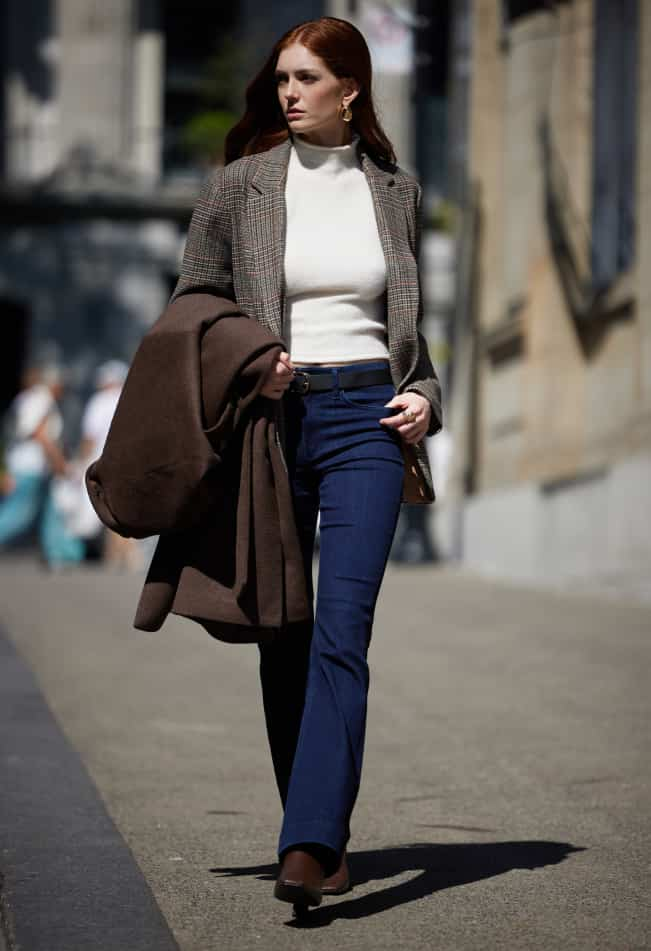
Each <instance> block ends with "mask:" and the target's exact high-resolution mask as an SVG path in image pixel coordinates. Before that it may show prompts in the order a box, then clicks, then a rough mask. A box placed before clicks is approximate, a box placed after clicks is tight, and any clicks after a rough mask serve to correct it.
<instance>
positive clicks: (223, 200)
mask: <svg viewBox="0 0 651 951" xmlns="http://www.w3.org/2000/svg"><path fill="white" fill-rule="evenodd" d="M196 292H201V293H209V294H215V295H217V296H218V297H226V298H227V299H228V300H232V301H235V292H234V289H233V260H232V209H231V202H230V196H229V194H228V189H227V188H226V186H225V181H224V169H223V168H220V169H217V170H216V171H215V172H214V173H213V174H212V175H211V176H210V178H208V179H207V181H206V182H205V183H204V185H203V187H202V189H201V192H200V194H199V198H198V199H197V203H196V205H195V207H194V211H193V213H192V218H191V220H190V228H189V230H188V237H187V241H186V244H185V251H184V254H183V263H182V265H181V274H180V277H179V280H178V282H177V284H176V287H175V288H174V292H173V294H172V297H171V299H170V303H172V302H173V301H175V300H176V299H177V298H178V297H181V295H183V294H188V293H196Z"/></svg>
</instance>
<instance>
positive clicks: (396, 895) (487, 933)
mask: <svg viewBox="0 0 651 951" xmlns="http://www.w3.org/2000/svg"><path fill="white" fill-rule="evenodd" d="M0 572H1V580H0V605H1V607H0V620H1V621H2V623H3V625H4V628H5V635H6V638H5V650H4V654H3V661H2V668H1V669H0V692H1V693H2V694H4V696H5V698H7V697H8V698H9V701H7V700H6V699H5V703H8V704H9V714H5V716H7V715H9V716H10V717H11V719H12V725H11V728H10V729H7V730H5V732H1V731H0V745H1V752H2V760H1V764H0V788H2V789H3V790H10V792H9V795H8V796H6V794H3V798H5V805H4V806H3V807H2V811H1V812H0V848H1V849H2V851H1V852H0V871H2V873H3V879H4V884H3V895H2V897H3V914H4V927H5V929H6V930H9V938H10V940H9V947H10V948H11V946H12V941H16V940H18V939H19V938H20V934H21V929H22V933H23V934H27V933H28V932H30V929H31V932H30V933H31V934H32V936H36V937H33V938H32V939H31V940H33V941H34V942H35V943H34V945H33V946H32V947H29V948H27V947H25V948H24V951H33V949H34V948H37V947H38V948H41V947H42V948H43V949H47V951H96V949H97V948H100V947H101V948H102V949H103V948H106V949H109V948H115V949H116V951H117V949H118V948H120V951H135V949H139V948H141V947H142V948H146V947H148V948H151V951H162V949H163V948H167V947H173V946H174V940H173V939H175V941H176V942H177V944H178V946H179V948H181V949H182V951H209V949H217V948H219V949H220V951H231V949H232V951H245V949H253V948H260V949H264V951H266V949H279V951H280V949H282V951H285V949H290V951H291V949H300V951H305V949H308V951H311V949H322V948H323V949H326V948H327V949H332V948H346V949H369V951H370V949H373V951H377V949H392V951H393V949H396V948H400V949H401V951H411V949H420V948H428V949H429V948H436V949H441V951H465V949H473V951H475V949H476V951H487V949H509V951H510V949H544V951H550V949H559V951H560V949H563V951H570V949H578V948H581V949H591V951H593V949H627V951H628V949H641V948H649V947H651V910H650V907H649V906H650V902H651V899H650V889H649V884H650V883H649V870H650V863H651V850H650V845H651V822H650V819H651V783H650V779H651V759H650V757H649V747H650V745H651V742H650V739H649V713H650V712H651V690H650V689H649V684H650V682H651V676H650V675H651V670H650V667H651V606H649V605H648V604H647V605H643V604H632V603H625V602H618V601H617V600H614V599H612V598H611V599H608V600H599V599H597V598H594V597H591V596H586V595H585V594H581V595H572V594H558V593H550V592H535V591H530V590H525V589H522V588H518V589H515V588H509V587H507V586H504V585H497V584H489V583H487V582H483V581H479V580H476V579H473V578H469V577H464V576H463V575H461V574H459V573H457V572H455V571H452V570H442V571H434V570H432V569H430V568H409V569H404V568H402V569H397V568H392V569H391V570H390V572H389V574H388V576H387V579H386V581H385V585H384V588H383V592H382V595H381V600H380V604H379V606H378V613H377V617H376V625H375V632H374V639H373V644H372V648H371V699H370V709H369V726H368V736H367V748H366V749H367V753H366V762H365V773H364V779H363V784H362V790H361V794H360V799H359V802H358V805H357V808H356V812H355V816H354V822H353V838H352V841H351V844H350V848H351V866H352V872H353V878H354V882H355V888H354V890H353V891H352V892H351V893H350V894H348V895H346V896H343V897H341V898H337V899H327V900H324V903H323V906H322V907H321V908H320V909H318V910H315V911H314V912H312V913H311V917H310V919H309V923H308V926H306V927H300V926H297V925H296V924H295V923H293V922H292V921H291V909H290V907H289V906H284V905H282V904H280V903H279V902H276V901H274V900H273V898H272V895H271V891H272V881H273V876H274V865H273V860H274V854H275V845H276V836H277V831H278V827H279V820H280V808H279V802H278V800H277V794H276V790H275V786H274V782H273V776H272V770H271V763H270V759H269V754H268V751H267V746H266V738H265V734H264V724H263V718H262V713H261V709H260V700H259V692H258V683H257V670H256V662H257V654H256V650H255V648H251V647H237V646H227V645H222V644H217V643H216V642H214V641H212V640H211V639H210V638H209V637H208V635H207V634H205V633H204V632H203V631H202V630H201V629H200V628H199V627H198V626H194V625H192V624H190V623H188V622H182V621H179V620H176V619H175V620H172V621H170V622H169V623H167V624H166V626H165V627H164V629H163V630H162V631H160V632H158V633H157V634H144V633H140V632H137V631H134V630H133V629H132V628H131V618H132V616H133V612H134V608H135V603H136V598H137V592H138V590H139V584H140V581H139V579H132V578H125V577H121V576H115V575H113V576H111V575H106V574H101V573H99V572H97V571H95V570H90V569H89V570H85V571H83V572H78V573H71V574H57V575H48V574H44V573H41V572H40V571H39V570H38V568H37V567H36V566H35V565H33V564H31V563H30V562H22V563H21V562H7V561H3V562H2V563H1V565H0ZM14 648H16V651H14ZM33 678H35V680H34V679H33ZM12 691H13V693H12ZM38 691H41V692H42V695H43V697H44V699H45V701H46V703H47V705H48V707H49V711H51V713H52V714H53V716H54V719H52V718H51V717H50V713H49V712H48V709H47V708H46V707H45V706H44V705H43V704H42V702H41V701H39V700H38V696H37V694H38ZM14 696H15V697H19V698H22V699H21V700H20V702H19V701H18V700H12V699H11V698H12V697H14ZM26 698H27V699H26ZM22 745H24V747H25V753H24V756H23V755H22V754H21V747H22ZM77 754H78V756H77ZM83 767H85V769H84V768H83ZM32 770H36V771H38V780H37V781H36V780H34V781H31V780H30V771H32ZM86 771H87V773H86ZM88 776H90V779H91V780H92V783H91V782H88ZM93 784H94V786H93ZM23 790H25V791H23ZM98 794H99V795H98ZM23 796H24V797H27V798H28V799H29V801H28V802H25V803H22V802H21V801H20V800H21V797H23ZM66 804H67V805H66ZM64 806H65V808H64ZM12 810H13V812H12ZM66 810H68V815H66V814H65V811H66ZM14 814H15V815H18V816H21V815H22V816H32V817H33V819H30V821H27V820H25V821H24V822H23V823H22V824H21V823H20V822H18V821H17V820H16V819H15V815H14ZM12 815H13V816H14V818H13V819H12V818H11V817H12ZM82 816H83V822H82V821H81V819H80V817H82ZM10 819H11V824H10ZM9 824H10V827H9ZM34 824H36V825H37V826H38V832H37V833H35V831H34V828H35V826H34ZM22 837H24V844H23V838H22ZM125 843H126V845H128V848H126V846H125ZM68 848H69V849H70V850H71V852H70V856H67V855H64V854H62V853H65V852H66V850H67V849H68ZM21 849H24V851H23V852H21ZM129 850H130V851H129ZM82 855H83V860H82V859H81V858H80V859H79V860H78V861H77V859H76V858H75V856H82ZM93 856H97V860H96V861H93ZM66 859H68V860H67V861H66ZM30 863H31V864H30ZM17 870H18V871H17ZM62 875H63V876H67V878H66V882H68V884H66V888H65V890H64V889H63V888H60V889H59V892H57V882H60V881H61V876H62ZM105 880H106V882H108V883H109V886H107V888H106V890H105V891H104V886H103V882H104V881H105ZM85 888H86V889H87V890H88V892H89V893H90V891H91V890H93V889H95V891H93V896H94V897H93V899H92V901H90V899H88V898H85V897H84V894H85V893H84V889H85ZM97 889H99V893H100V894H105V895H107V896H109V897H110V896H113V899H112V900H114V901H115V902H116V903H117V905H118V906H119V907H124V908H125V909H126V910H125V922H126V923H125V922H123V923H122V924H120V927H124V928H133V933H134V935H135V934H136V931H137V929H138V927H141V931H140V933H139V936H138V937H137V938H135V937H134V939H133V943H130V942H129V940H128V939H125V937H124V932H123V933H122V934H121V935H120V934H118V932H117V931H116V936H112V935H111V933H110V931H111V921H113V923H114V924H115V926H116V928H117V929H118V931H119V928H118V921H117V917H119V916H116V915H114V914H112V915H108V916H107V918H106V920H107V922H108V924H107V925H106V926H102V927H103V940H102V941H101V943H97V942H96V941H95V939H91V938H89V937H88V935H90V934H92V928H93V926H94V922H93V920H91V919H92V918H93V916H94V915H97V916H98V917H97V921H100V920H104V919H102V918H101V916H102V915H104V914H106V908H108V907H109V905H106V906H102V904H101V900H100V899H99V898H98V897H97ZM107 901H108V898H107ZM110 907H114V906H110ZM139 909H141V912H139ZM27 912H29V916H30V921H29V923H26V922H25V921H21V917H20V916H21V914H23V913H24V914H27ZM161 913H162V914H161ZM86 919H87V920H86ZM143 922H144V923H145V924H146V928H145V926H144V925H143V924H142V923H143ZM167 928H169V929H170V931H171V934H172V935H173V939H172V937H171V935H169V934H168V933H166V929H167ZM39 929H40V931H39ZM147 929H149V930H147ZM39 934H40V935H41V938H40V939H39V937H38V935H39ZM12 935H13V938H12ZM147 935H149V937H147ZM84 936H85V937H84ZM39 940H40V941H41V943H40V944H38V941H39ZM91 940H92V941H93V943H92V944H89V943H88V942H89V941H91ZM0 945H1V939H0Z"/></svg>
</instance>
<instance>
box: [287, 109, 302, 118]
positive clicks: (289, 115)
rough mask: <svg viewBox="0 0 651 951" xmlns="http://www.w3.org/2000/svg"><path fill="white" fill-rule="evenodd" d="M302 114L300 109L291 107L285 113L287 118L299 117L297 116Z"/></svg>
mask: <svg viewBox="0 0 651 951" xmlns="http://www.w3.org/2000/svg"><path fill="white" fill-rule="evenodd" d="M302 115H303V113H302V112H301V110H300V109H291V110H290V111H289V112H288V113H287V118H288V119H298V117H299V116H302Z"/></svg>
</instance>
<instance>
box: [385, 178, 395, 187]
mask: <svg viewBox="0 0 651 951" xmlns="http://www.w3.org/2000/svg"><path fill="white" fill-rule="evenodd" d="M395 183H396V180H395V178H390V179H389V181H388V182H387V185H388V186H389V188H391V186H392V185H395Z"/></svg>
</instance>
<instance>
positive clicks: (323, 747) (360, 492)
mask: <svg viewBox="0 0 651 951" xmlns="http://www.w3.org/2000/svg"><path fill="white" fill-rule="evenodd" d="M368 425H369V427H370V426H371V421H370V420H369V421H368ZM373 427H374V428H373V429H372V430H371V433H372V435H371V437H370V438H368V439H367V440H366V441H361V442H360V443H358V444H357V445H355V444H354V443H352V442H349V444H348V445H347V446H345V447H344V450H343V451H342V452H341V453H340V454H339V455H338V456H337V457H335V461H334V462H333V463H332V464H330V465H326V466H325V467H324V470H323V473H322V477H321V482H320V508H321V538H320V559H319V578H318V591H317V603H316V612H315V620H314V628H313V635H312V643H311V649H310V657H309V672H308V681H307V690H306V696H305V707H304V710H303V716H302V721H301V727H300V733H299V736H298V743H297V747H296V753H295V756H294V760H293V766H292V772H291V779H290V783H289V790H288V794H287V800H286V804H285V814H284V820H283V825H282V829H281V834H280V840H279V854H280V855H281V856H282V854H283V853H284V852H285V851H287V850H288V849H290V848H292V847H296V846H298V845H300V844H304V843H312V844H317V845H321V846H326V847H327V849H329V850H332V852H334V853H336V854H337V855H340V854H341V852H342V850H343V848H344V847H345V844H346V842H347V841H348V838H349V835H350V832H349V820H350V815H351V812H352V809H353V806H354V803H355V800H356V798H357V793H358V790H359V785H360V780H361V770H362V757H363V751H364V738H365V730H366V705H367V694H368V686H369V671H368V664H367V651H368V647H369V642H370V638H371V629H372V624H373V616H374V612H375V604H376V600H377V596H378V593H379V589H380V584H381V582H382V577H383V575H384V570H385V567H386V562H387V559H388V555H389V551H390V548H391V542H392V540H393V536H394V532H395V526H396V522H397V518H398V513H399V509H400V500H401V491H402V482H403V475H404V469H403V460H402V455H401V452H400V449H399V447H398V445H397V442H396V440H395V439H394V438H392V437H391V436H390V434H388V433H386V432H385V431H383V430H381V429H380V428H379V427H378V426H377V422H375V421H373Z"/></svg>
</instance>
